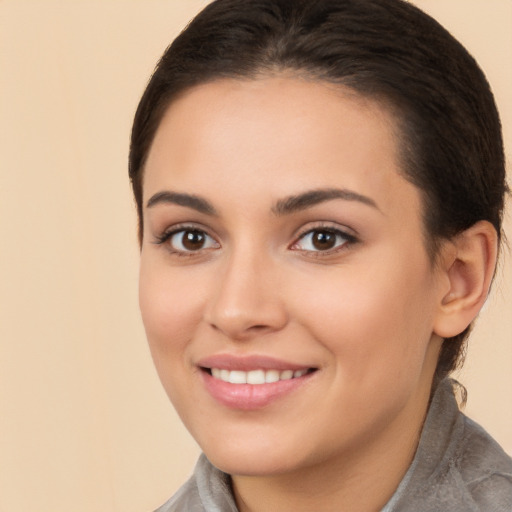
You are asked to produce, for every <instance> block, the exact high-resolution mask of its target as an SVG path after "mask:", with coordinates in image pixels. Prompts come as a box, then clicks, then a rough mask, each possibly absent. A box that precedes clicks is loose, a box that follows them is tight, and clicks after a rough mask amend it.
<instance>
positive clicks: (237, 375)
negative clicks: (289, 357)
mask: <svg viewBox="0 0 512 512" xmlns="http://www.w3.org/2000/svg"><path fill="white" fill-rule="evenodd" d="M211 372H212V376H213V377H214V378H216V379H220V380H223V381H224V382H229V383H231V384H265V383H267V384H269V383H272V382H277V381H279V380H290V379H293V378H298V377H302V376H303V375H306V373H307V372H308V370H306V369H304V370H296V371H293V370H281V371H279V370H251V371H249V372H244V371H242V370H225V369H221V368H212V369H211Z"/></svg>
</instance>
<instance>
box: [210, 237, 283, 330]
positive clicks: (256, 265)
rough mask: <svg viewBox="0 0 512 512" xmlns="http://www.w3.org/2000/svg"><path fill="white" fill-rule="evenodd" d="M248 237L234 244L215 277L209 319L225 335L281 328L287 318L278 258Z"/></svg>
mask: <svg viewBox="0 0 512 512" xmlns="http://www.w3.org/2000/svg"><path fill="white" fill-rule="evenodd" d="M259 249H261V246H260V247H259V248H256V247H255V243H254V240H246V241H244V242H243V243H239V244H238V245H237V246H236V247H233V248H232V250H231V251H230V253H229V254H228V255H227V256H226V259H225V260H224V261H223V265H222V270H221V271H220V272H219V274H218V276H216V278H215V279H216V281H217V285H216V288H215V292H216V293H215V294H214V296H212V297H210V302H209V305H208V307H207V311H206V320H207V322H208V323H209V324H210V325H211V326H212V327H214V328H215V329H217V330H220V331H222V332H223V333H224V334H225V335H226V336H228V337H230V338H233V339H244V338H247V337H251V336H252V335H254V334H256V333H259V334H262V333H264V332H271V331H274V330H278V329H280V328H282V327H283V326H284V324H285V323H286V321H287V317H286V311H285V307H284V303H283V301H282V300H281V297H280V295H279V289H278V288H279V287H278V286H277V282H276V280H277V275H278V272H277V269H276V262H275V260H274V259H273V258H272V257H271V256H270V255H269V254H268V252H266V251H263V250H259Z"/></svg>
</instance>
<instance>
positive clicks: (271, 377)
mask: <svg viewBox="0 0 512 512" xmlns="http://www.w3.org/2000/svg"><path fill="white" fill-rule="evenodd" d="M278 380H279V372H278V371H277V370H267V371H266V372H265V382H277V381H278Z"/></svg>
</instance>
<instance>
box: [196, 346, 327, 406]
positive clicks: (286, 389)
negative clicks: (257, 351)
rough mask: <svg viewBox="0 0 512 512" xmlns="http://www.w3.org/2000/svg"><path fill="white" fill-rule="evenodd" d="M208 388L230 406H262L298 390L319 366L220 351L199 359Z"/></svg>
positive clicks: (223, 403) (224, 403) (213, 394)
mask: <svg viewBox="0 0 512 512" xmlns="http://www.w3.org/2000/svg"><path fill="white" fill-rule="evenodd" d="M198 367H199V368H200V369H201V376H202V379H203V383H204V385H205V387H206V390H207V391H208V392H209V394H210V395H211V396H212V397H213V398H214V399H215V400H216V401H218V402H220V403H221V404H222V405H224V406H227V407H229V408H234V409H241V410H252V409H261V408H263V407H266V406H268V405H270V404H271V403H272V402H274V401H276V400H278V399H280V398H284V397H285V396H287V395H288V394H290V393H292V392H294V391H295V390H298V389H299V388H300V387H302V385H303V384H304V383H305V382H306V381H308V380H309V379H310V378H311V376H312V375H313V374H314V373H315V372H316V370H317V368H314V367H308V366H304V365H297V364H294V363H290V362H286V361H281V360H278V359H274V358H270V357H266V356H244V357H239V356H231V355H227V354H219V355H215V356H211V357H209V358H206V359H203V360H201V361H200V362H199V363H198Z"/></svg>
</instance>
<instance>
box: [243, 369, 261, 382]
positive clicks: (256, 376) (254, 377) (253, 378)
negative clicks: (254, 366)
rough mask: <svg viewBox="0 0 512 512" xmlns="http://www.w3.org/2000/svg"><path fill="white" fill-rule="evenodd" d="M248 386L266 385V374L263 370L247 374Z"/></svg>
mask: <svg viewBox="0 0 512 512" xmlns="http://www.w3.org/2000/svg"><path fill="white" fill-rule="evenodd" d="M247 384H265V372H264V371H263V370H252V371H250V372H247Z"/></svg>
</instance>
